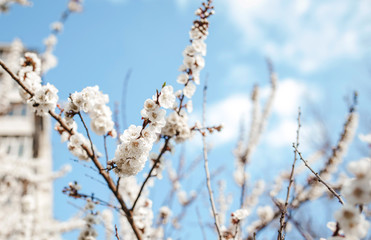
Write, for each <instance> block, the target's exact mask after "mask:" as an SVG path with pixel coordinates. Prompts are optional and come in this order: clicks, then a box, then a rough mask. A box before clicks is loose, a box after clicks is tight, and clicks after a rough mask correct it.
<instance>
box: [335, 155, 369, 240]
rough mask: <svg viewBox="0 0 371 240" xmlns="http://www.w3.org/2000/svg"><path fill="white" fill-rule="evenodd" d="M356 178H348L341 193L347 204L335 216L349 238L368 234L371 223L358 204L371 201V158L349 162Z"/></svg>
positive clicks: (365, 203)
mask: <svg viewBox="0 0 371 240" xmlns="http://www.w3.org/2000/svg"><path fill="white" fill-rule="evenodd" d="M348 170H349V172H351V173H352V174H353V175H354V176H355V178H351V179H347V180H346V181H345V183H344V185H343V187H342V190H341V194H342V196H343V197H344V198H345V200H346V204H345V205H344V206H343V207H342V208H341V209H339V210H338V211H337V212H335V214H334V217H335V219H336V221H337V222H338V223H339V226H340V229H341V230H342V232H343V233H344V235H345V237H346V238H347V239H354V240H356V239H361V238H364V237H365V236H366V235H367V231H368V228H369V227H370V223H369V222H368V221H366V219H365V216H364V215H363V214H362V213H361V211H360V209H359V208H358V207H357V206H358V205H367V204H369V203H370V202H371V159H370V158H362V159H360V160H358V161H355V162H351V163H349V164H348Z"/></svg>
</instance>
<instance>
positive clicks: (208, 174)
mask: <svg viewBox="0 0 371 240" xmlns="http://www.w3.org/2000/svg"><path fill="white" fill-rule="evenodd" d="M206 91H207V82H205V86H204V90H203V93H204V99H203V108H202V127H205V125H206V124H205V118H206ZM202 145H203V155H204V163H205V173H206V185H207V189H208V192H209V198H210V204H211V209H212V211H213V215H214V219H215V227H216V231H217V233H218V237H219V240H221V239H222V235H221V232H220V227H219V219H218V213H217V212H216V208H215V202H214V197H213V192H212V189H211V183H210V172H209V162H208V157H207V147H206V136H205V135H202Z"/></svg>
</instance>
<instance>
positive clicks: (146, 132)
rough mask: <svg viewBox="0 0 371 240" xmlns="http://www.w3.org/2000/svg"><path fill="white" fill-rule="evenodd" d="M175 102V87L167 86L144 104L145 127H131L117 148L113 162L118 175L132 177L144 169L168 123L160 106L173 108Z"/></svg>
mask: <svg viewBox="0 0 371 240" xmlns="http://www.w3.org/2000/svg"><path fill="white" fill-rule="evenodd" d="M157 98H158V99H157ZM157 100H158V101H157ZM174 101H175V96H174V93H173V87H171V86H165V87H163V88H162V91H161V93H160V95H159V96H154V97H153V100H151V99H147V100H146V101H145V102H144V108H143V109H142V110H141V115H142V117H143V118H144V124H143V126H142V127H141V126H135V125H131V126H130V127H129V128H128V129H127V130H125V131H124V134H123V135H122V136H121V142H122V143H121V144H120V145H119V146H117V149H116V152H115V157H114V159H113V160H112V161H111V162H112V163H114V164H116V168H115V172H116V173H117V174H119V175H124V176H131V175H136V174H137V173H138V172H139V171H141V170H142V169H143V167H144V164H145V162H146V161H147V158H148V156H149V152H150V151H151V149H152V146H153V143H154V142H155V140H156V134H158V133H160V132H161V129H162V128H163V127H164V126H165V123H166V122H165V115H166V111H165V110H164V109H161V108H160V105H161V106H163V107H169V106H173V104H174ZM158 103H159V104H160V105H158Z"/></svg>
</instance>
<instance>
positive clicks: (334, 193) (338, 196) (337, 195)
mask: <svg viewBox="0 0 371 240" xmlns="http://www.w3.org/2000/svg"><path fill="white" fill-rule="evenodd" d="M293 148H294V149H295V152H297V153H298V154H299V157H300V160H302V161H303V163H304V164H305V166H306V167H307V168H308V169H309V170H310V171H311V172H312V173H313V174H314V175H315V176H316V178H317V179H318V181H319V182H320V183H322V184H323V185H325V187H326V188H327V189H328V190H329V191H330V192H331V193H332V194H333V195H334V196H335V197H336V198H337V199H338V200H339V202H340V203H341V204H342V205H344V201H343V199H342V198H341V197H340V195H339V194H337V193H336V191H335V190H334V189H333V188H332V187H330V186H329V185H328V184H327V183H326V182H325V181H324V180H323V179H322V178H321V177H320V175H319V174H318V173H316V172H315V171H314V170H313V169H312V168H311V167H310V166H309V164H308V162H307V161H306V160H305V159H304V158H303V156H302V154H301V152H299V150H298V148H297V147H296V146H295V145H294V144H293Z"/></svg>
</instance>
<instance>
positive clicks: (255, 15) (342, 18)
mask: <svg viewBox="0 0 371 240" xmlns="http://www.w3.org/2000/svg"><path fill="white" fill-rule="evenodd" d="M225 4H226V7H227V9H228V17H229V18H230V20H231V21H232V23H233V24H234V25H235V26H236V27H237V29H238V30H240V31H242V32H243V36H244V37H243V39H241V42H242V43H243V45H245V46H246V43H247V45H248V46H249V48H251V49H252V48H258V49H260V50H261V51H262V52H263V53H264V54H266V55H268V56H271V57H272V58H273V59H274V60H276V61H281V62H285V63H288V64H290V65H292V66H297V67H299V69H300V70H302V71H313V70H316V69H318V68H320V67H321V66H323V65H325V64H327V63H329V62H331V61H333V60H336V59H338V58H353V57H359V56H361V55H362V54H363V48H364V47H365V44H364V43H363V41H364V38H365V37H367V36H369V34H370V33H371V30H370V28H369V27H367V25H366V24H365V22H367V21H369V20H371V19H370V16H371V15H370V14H369V13H370V12H371V4H370V2H369V1H367V0H360V1H339V0H329V1H319V2H318V1H316V2H312V1H309V0H300V1H286V0H277V1H270V0H228V1H225Z"/></svg>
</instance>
